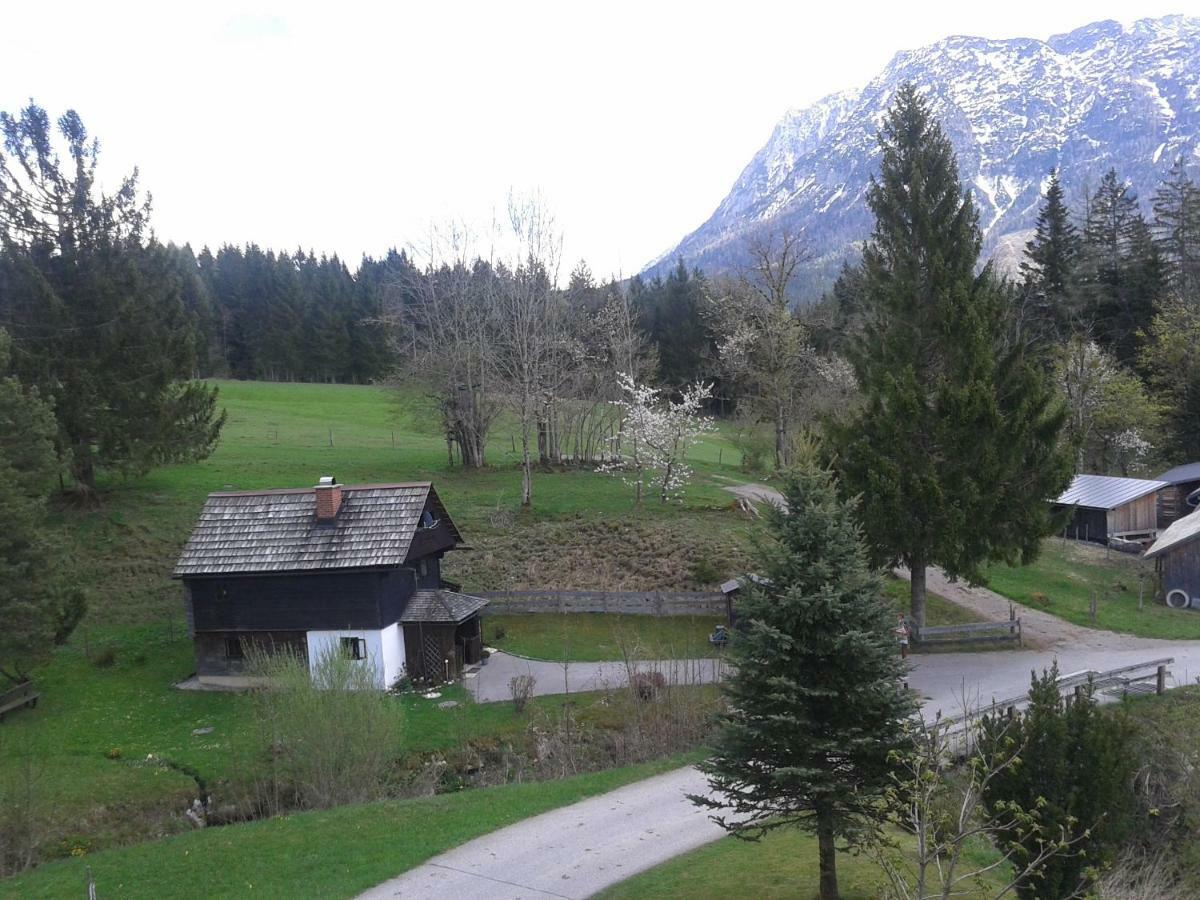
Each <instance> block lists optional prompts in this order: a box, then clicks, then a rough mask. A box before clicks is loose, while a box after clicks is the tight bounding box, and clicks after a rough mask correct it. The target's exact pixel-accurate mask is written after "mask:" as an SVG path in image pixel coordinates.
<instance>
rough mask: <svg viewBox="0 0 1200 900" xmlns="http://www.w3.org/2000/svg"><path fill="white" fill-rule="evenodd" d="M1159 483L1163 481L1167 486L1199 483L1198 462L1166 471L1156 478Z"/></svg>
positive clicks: (1199, 465)
mask: <svg viewBox="0 0 1200 900" xmlns="http://www.w3.org/2000/svg"><path fill="white" fill-rule="evenodd" d="M1158 480H1159V481H1165V482H1167V483H1168V484H1182V483H1184V482H1185V481H1200V462H1194V463H1187V464H1186V465H1182V466H1176V467H1175V468H1173V469H1168V470H1167V471H1166V472H1163V473H1162V474H1161V475H1159V476H1158Z"/></svg>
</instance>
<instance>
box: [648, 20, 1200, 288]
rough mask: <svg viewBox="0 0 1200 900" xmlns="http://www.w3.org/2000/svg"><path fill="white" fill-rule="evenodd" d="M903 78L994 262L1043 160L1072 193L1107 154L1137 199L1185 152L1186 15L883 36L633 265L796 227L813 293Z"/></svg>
mask: <svg viewBox="0 0 1200 900" xmlns="http://www.w3.org/2000/svg"><path fill="white" fill-rule="evenodd" d="M905 81H912V82H913V83H914V84H916V85H917V87H918V88H919V89H920V90H921V91H922V92H923V93H924V94H925V95H926V97H927V98H928V99H929V101H930V103H931V106H932V109H933V112H934V114H935V115H936V116H937V117H938V119H939V120H940V121H941V123H942V127H943V129H944V130H945V131H946V133H947V135H948V137H949V138H950V140H951V142H952V143H953V144H954V148H955V151H956V154H957V156H958V162H959V174H960V178H961V180H962V182H963V184H964V186H965V187H967V188H969V189H970V190H971V191H972V193H973V194H974V196H975V199H976V202H977V205H978V206H979V213H980V216H979V221H980V227H981V229H982V230H983V233H984V252H985V254H987V255H990V256H993V257H995V258H997V260H998V262H999V263H1000V264H1001V266H1002V267H1004V268H1011V266H1012V264H1013V263H1014V262H1015V260H1016V259H1017V258H1019V255H1020V249H1021V247H1022V246H1023V244H1024V241H1025V240H1026V239H1027V237H1028V232H1029V229H1030V228H1031V227H1032V225H1033V221H1034V219H1035V218H1036V214H1037V208H1038V204H1039V202H1040V194H1041V188H1042V185H1043V184H1044V181H1045V177H1046V175H1047V173H1048V172H1049V170H1050V169H1051V168H1052V167H1056V168H1058V169H1059V170H1060V172H1061V177H1062V180H1063V183H1064V186H1065V188H1066V189H1067V191H1068V196H1069V197H1071V199H1072V200H1073V201H1075V203H1076V205H1078V204H1079V203H1080V202H1081V200H1082V197H1083V196H1084V194H1085V193H1086V192H1087V191H1088V190H1089V189H1090V188H1094V186H1095V184H1096V183H1097V182H1098V181H1099V179H1100V177H1101V176H1102V175H1103V174H1104V172H1105V171H1107V170H1108V169H1109V168H1116V170H1117V172H1118V174H1119V175H1121V176H1122V177H1125V178H1126V179H1127V180H1128V181H1129V182H1130V183H1131V184H1132V187H1133V189H1134V190H1135V191H1136V192H1137V193H1138V195H1139V197H1140V198H1141V200H1142V201H1143V204H1144V205H1145V206H1146V207H1147V208H1148V203H1149V200H1150V198H1151V197H1152V195H1153V193H1154V190H1155V188H1156V186H1157V183H1158V182H1159V181H1160V180H1161V177H1162V176H1163V175H1164V174H1165V172H1166V171H1167V169H1169V168H1170V166H1171V164H1172V163H1173V162H1174V161H1175V159H1177V158H1179V157H1181V156H1182V157H1184V158H1185V160H1186V161H1188V162H1195V161H1196V158H1197V156H1200V103H1198V102H1197V101H1198V99H1200V18H1196V17H1188V16H1183V15H1172V16H1164V17H1162V18H1157V19H1139V20H1136V21H1135V22H1133V23H1131V24H1129V25H1123V24H1121V23H1119V22H1116V21H1114V20H1111V19H1110V20H1102V21H1098V22H1092V23H1089V24H1087V25H1084V26H1081V27H1080V28H1077V29H1074V30H1072V31H1069V32H1064V33H1062V34H1056V35H1052V36H1050V37H1049V38H1047V39H1045V40H1039V39H1037V38H1005V39H995V38H982V37H973V36H970V35H950V36H948V37H945V38H942V39H941V40H939V41H936V42H934V43H932V44H929V45H927V46H925V47H919V48H915V49H911V50H901V51H899V52H898V53H896V54H895V56H893V57H892V59H891V60H890V61H889V62H888V64H887V65H886V66H884V67H883V69H882V70H881V71H880V73H879V74H877V75H876V76H875V77H874V78H872V79H871V80H870V81H868V82H867V83H866V84H865V85H863V86H862V87H860V88H851V89H849V90H845V91H838V92H834V93H831V94H828V95H826V96H825V97H822V98H821V99H820V100H818V101H816V102H815V103H813V104H810V105H809V106H806V107H803V108H799V109H790V110H788V111H787V112H786V113H785V114H784V115H783V116H782V117H781V118H780V120H779V121H778V122H777V123H776V125H775V128H774V129H773V130H772V132H771V135H770V137H769V138H768V139H767V142H766V143H765V144H764V145H763V147H762V148H761V149H760V150H759V151H758V152H757V153H756V154H755V155H754V157H753V158H752V159H751V160H750V162H749V163H748V164H747V165H746V167H745V168H744V169H743V170H742V172H741V173H740V174H739V176H738V178H737V180H736V181H735V182H734V184H733V187H732V188H731V189H730V191H729V193H728V194H726V196H725V197H724V198H723V199H722V200H721V202H720V204H718V206H717V208H716V210H715V211H714V212H713V214H712V215H711V216H710V217H709V218H708V219H707V220H706V221H705V222H704V223H703V224H701V225H700V227H698V228H697V229H695V230H694V231H692V232H691V233H690V234H688V235H686V236H685V237H684V238H683V239H682V240H681V241H680V242H679V243H678V244H676V245H675V246H674V247H673V248H672V249H670V250H668V251H667V252H666V253H664V254H662V255H661V256H659V257H657V258H656V259H655V260H653V261H652V262H651V263H649V264H648V265H647V266H646V267H645V268H644V270H643V274H645V275H654V274H661V273H662V272H664V271H665V270H666V268H668V267H670V266H673V265H675V262H676V260H677V259H679V258H682V259H683V260H684V262H685V263H686V264H687V265H688V266H689V267H692V266H698V267H700V268H702V269H705V270H706V271H708V272H710V273H716V272H722V271H728V270H731V269H735V268H736V267H737V266H738V265H740V264H741V263H742V262H744V255H743V254H744V246H745V243H746V241H747V239H749V238H751V237H753V235H754V234H756V233H759V232H761V231H763V230H768V229H774V228H787V229H791V230H803V231H804V233H805V235H806V237H807V239H808V242H809V244H810V247H811V249H812V251H813V253H814V256H815V261H814V263H813V264H812V265H811V266H810V268H809V270H808V272H807V273H806V279H807V282H808V283H807V285H804V286H802V293H805V294H807V295H808V296H815V294H817V293H819V292H820V289H822V288H823V287H825V286H827V285H828V283H829V281H830V280H831V279H832V277H833V275H834V274H836V270H837V269H838V268H839V267H840V265H841V263H842V260H844V259H847V258H852V257H854V256H855V255H856V254H857V250H856V247H857V246H858V245H860V244H861V242H862V241H863V240H864V239H866V238H867V237H868V236H869V233H870V229H871V217H870V211H869V210H868V209H867V207H866V203H865V191H866V187H867V185H868V184H869V178H870V175H871V174H872V173H873V172H874V171H875V170H876V169H877V165H878V162H877V161H878V146H877V143H876V133H877V130H878V127H879V124H880V122H881V121H882V118H883V115H884V113H885V112H886V110H887V107H888V105H889V104H890V102H891V99H892V96H893V95H894V93H895V90H896V89H897V88H898V87H899V86H900V84H902V83H903V82H905ZM803 288H807V290H803Z"/></svg>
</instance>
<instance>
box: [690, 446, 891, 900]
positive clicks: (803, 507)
mask: <svg viewBox="0 0 1200 900" xmlns="http://www.w3.org/2000/svg"><path fill="white" fill-rule="evenodd" d="M783 494H784V497H785V498H786V501H787V505H786V508H785V509H778V508H775V507H772V508H771V510H770V512H769V513H768V520H767V522H768V528H769V533H770V540H769V541H767V542H764V543H763V544H762V545H761V546H760V547H759V557H760V558H759V560H758V566H759V572H760V574H761V575H762V576H764V578H765V579H766V581H765V582H763V583H761V584H747V585H745V587H744V588H743V593H742V595H741V596H739V598H738V617H739V621H740V622H742V623H745V624H744V626H743V627H742V629H741V631H740V632H739V633H738V634H737V635H736V636H735V638H734V640H733V642H732V644H731V647H730V656H731V662H732V665H731V674H730V677H729V678H728V680H727V681H726V682H725V684H724V685H723V688H722V690H723V692H724V694H725V697H726V700H727V701H728V706H727V709H728V711H727V712H726V713H724V714H723V715H722V716H721V719H720V729H719V732H718V734H717V737H716V739H715V741H714V744H713V752H712V756H711V757H710V758H709V759H708V760H707V761H706V762H705V763H703V764H701V766H700V768H701V770H702V771H704V772H705V773H706V774H707V775H708V778H709V782H710V784H711V786H712V788H713V791H714V794H713V795H712V796H711V797H693V798H692V800H693V802H695V803H697V804H698V805H701V806H704V807H707V808H709V809H713V810H720V812H718V813H717V814H716V815H715V816H714V820H715V821H717V822H718V823H719V824H720V825H721V826H722V827H724V828H726V829H728V830H729V831H731V832H732V833H734V834H736V835H739V836H743V837H750V838H753V837H756V836H758V835H761V834H762V833H763V832H765V831H767V830H770V829H774V828H780V827H789V826H796V827H799V828H802V829H805V830H807V831H810V832H814V833H815V834H816V835H817V840H818V848H819V850H818V856H819V863H820V873H821V874H820V895H821V897H822V898H825V900H828V898H836V897H837V896H838V887H837V858H836V855H835V851H836V850H837V849H846V848H847V847H853V846H858V845H860V844H861V843H862V842H863V841H864V840H866V839H867V838H868V837H869V836H870V835H872V834H873V833H874V829H875V823H876V822H877V820H878V816H879V804H880V800H881V798H882V796H883V793H884V792H885V790H886V789H887V788H888V786H889V785H890V784H891V776H890V772H891V765H890V763H889V753H890V751H891V750H893V749H894V748H896V747H898V746H899V744H900V742H901V740H902V735H903V731H902V728H903V723H904V721H905V719H907V718H908V717H909V716H910V715H911V714H912V713H913V712H914V711H915V701H914V699H913V695H912V694H911V693H910V692H909V691H908V690H907V689H906V688H905V687H904V685H903V682H902V678H903V675H904V671H905V669H904V664H903V662H902V661H901V659H900V655H899V653H898V652H897V645H896V638H895V635H894V634H893V633H892V631H891V629H892V628H893V627H894V626H895V611H894V609H893V608H892V606H891V604H890V603H889V602H888V600H887V599H886V595H885V593H884V591H883V583H882V581H881V579H880V577H879V575H878V574H877V573H876V572H874V571H872V570H871V569H870V568H869V567H868V564H867V559H866V556H867V554H866V551H865V548H864V546H863V542H862V538H861V535H860V533H859V529H858V526H857V525H856V523H855V518H854V509H853V504H852V503H847V502H845V501H842V500H841V499H839V497H838V495H837V490H836V488H835V487H834V485H833V483H832V478H831V475H830V473H829V472H828V471H825V470H821V469H818V468H816V467H815V466H813V465H812V464H807V465H804V466H802V467H800V468H798V469H796V470H793V471H791V472H789V473H788V474H787V475H786V476H785V478H784V485H783ZM839 844H840V845H841V846H839Z"/></svg>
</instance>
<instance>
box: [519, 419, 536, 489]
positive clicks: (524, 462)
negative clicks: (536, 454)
mask: <svg viewBox="0 0 1200 900" xmlns="http://www.w3.org/2000/svg"><path fill="white" fill-rule="evenodd" d="M532 505H533V472H532V471H531V470H530V459H529V419H528V418H526V419H525V421H524V422H522V423H521V506H523V507H528V506H532Z"/></svg>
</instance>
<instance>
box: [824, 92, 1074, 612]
mask: <svg viewBox="0 0 1200 900" xmlns="http://www.w3.org/2000/svg"><path fill="white" fill-rule="evenodd" d="M879 140H880V145H881V147H882V150H883V158H882V164H881V169H880V174H879V178H877V179H873V180H872V183H871V186H870V188H869V191H868V202H869V203H870V206H871V209H872V211H873V212H874V214H875V220H876V224H875V231H874V234H873V235H872V239H871V241H870V242H869V243H868V245H867V247H866V248H865V250H864V254H863V267H864V277H865V283H864V303H865V315H866V324H865V328H864V332H863V335H862V337H861V338H860V339H858V340H857V341H855V342H854V343H853V344H852V346H851V348H850V354H849V355H850V360H851V363H852V365H853V367H854V371H855V374H856V375H857V378H858V382H859V385H860V387H861V389H862V393H863V396H864V401H865V402H864V404H863V408H862V410H861V411H860V412H859V413H858V415H856V416H853V417H850V418H849V419H848V420H847V421H845V422H843V423H838V422H834V423H830V425H829V426H828V427H829V433H830V436H831V438H832V445H833V446H834V447H835V448H836V450H837V458H838V465H839V467H840V469H841V472H842V476H843V478H842V480H843V483H844V485H845V487H846V489H847V490H848V491H849V492H850V493H851V494H861V495H862V497H863V502H862V514H863V522H864V528H865V532H866V535H867V537H868V539H869V540H870V542H871V544H872V545H873V547H874V548H875V549H876V551H877V553H878V554H879V556H880V558H881V560H882V561H888V562H893V563H903V564H904V565H906V566H908V567H909V569H910V570H911V573H912V581H911V593H912V617H913V619H914V620H915V622H916V623H917V625H918V626H923V625H924V624H925V569H926V566H929V565H937V566H941V567H942V568H943V569H945V570H946V572H947V573H948V574H949V575H951V576H964V577H966V578H968V579H970V580H976V581H978V580H981V579H982V575H981V567H982V565H983V564H984V563H985V562H987V561H990V560H1015V559H1017V558H1021V559H1024V560H1029V559H1031V558H1033V557H1034V556H1035V555H1036V553H1037V552H1038V549H1039V543H1040V539H1041V537H1042V536H1043V535H1045V534H1048V533H1050V532H1051V531H1052V530H1053V529H1054V522H1053V520H1052V518H1051V515H1050V511H1049V506H1048V504H1046V502H1045V498H1046V497H1053V496H1055V495H1056V494H1057V493H1059V492H1060V491H1061V490H1062V489H1063V488H1064V487H1065V486H1066V483H1067V482H1068V481H1069V479H1070V476H1071V459H1070V456H1069V454H1067V453H1064V452H1063V450H1062V449H1061V448H1060V446H1059V444H1060V441H1059V433H1060V431H1061V429H1062V425H1063V422H1064V420H1065V413H1064V411H1063V409H1062V406H1061V404H1060V403H1059V401H1058V399H1057V397H1056V394H1055V391H1054V389H1053V387H1052V385H1051V384H1050V382H1049V380H1048V376H1047V374H1046V368H1047V366H1046V365H1045V362H1044V361H1043V360H1042V359H1040V358H1039V357H1038V355H1037V354H1036V353H1034V352H1033V351H1032V350H1031V348H1030V346H1029V345H1028V344H1027V343H1025V342H1022V341H1017V340H1012V339H1011V333H1012V329H1011V323H1010V319H1009V316H1010V313H1011V307H1012V300H1011V297H1010V296H1008V294H1007V293H1006V291H1005V290H1004V289H1003V288H1002V286H1001V285H999V284H998V283H997V281H996V279H995V277H994V276H993V274H992V270H991V267H990V266H988V267H985V268H984V269H983V271H982V272H980V273H979V274H976V272H975V265H976V262H977V260H978V258H979V250H980V233H979V227H978V224H977V213H976V210H975V206H974V204H973V203H972V201H971V198H970V196H969V195H968V194H966V193H964V191H963V189H962V186H961V184H960V182H959V178H958V167H957V164H956V162H955V159H954V153H953V149H952V148H951V145H950V141H949V140H948V139H947V138H946V136H945V134H944V133H943V132H942V129H941V127H940V126H939V125H938V124H937V123H936V122H935V121H934V120H933V119H932V117H931V116H930V113H929V109H928V107H927V105H926V103H925V101H924V100H923V99H922V98H921V96H920V95H919V94H918V92H917V90H916V88H915V87H913V86H912V85H911V84H908V85H904V86H903V87H901V88H900V90H899V92H898V94H897V97H896V101H895V103H894V105H893V106H892V108H891V110H890V111H889V112H888V114H887V117H886V118H885V120H884V123H883V130H882V132H881V134H880V138H879Z"/></svg>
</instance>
